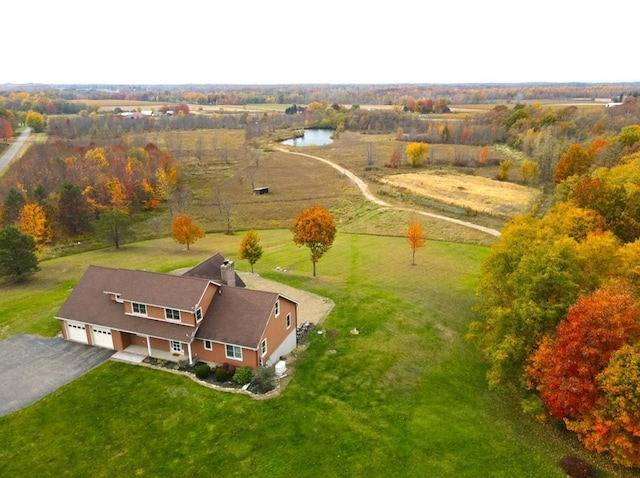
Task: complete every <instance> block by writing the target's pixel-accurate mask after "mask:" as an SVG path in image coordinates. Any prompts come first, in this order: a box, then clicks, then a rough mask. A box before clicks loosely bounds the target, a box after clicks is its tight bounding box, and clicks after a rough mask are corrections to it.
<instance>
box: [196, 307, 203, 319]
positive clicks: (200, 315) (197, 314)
mask: <svg viewBox="0 0 640 478" xmlns="http://www.w3.org/2000/svg"><path fill="white" fill-rule="evenodd" d="M201 320H202V308H198V310H196V321H197V322H200V321H201Z"/></svg>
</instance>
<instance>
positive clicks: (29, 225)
mask: <svg viewBox="0 0 640 478" xmlns="http://www.w3.org/2000/svg"><path fill="white" fill-rule="evenodd" d="M17 227H18V229H20V230H21V231H22V232H23V233H25V234H28V235H30V236H32V237H33V239H34V240H35V241H36V243H38V245H43V244H46V243H47V242H48V241H49V239H50V232H51V231H50V230H49V228H48V226H47V214H46V213H45V211H44V209H43V208H42V206H40V205H39V204H35V203H29V204H25V205H24V207H23V208H22V211H20V217H19V218H18V223H17Z"/></svg>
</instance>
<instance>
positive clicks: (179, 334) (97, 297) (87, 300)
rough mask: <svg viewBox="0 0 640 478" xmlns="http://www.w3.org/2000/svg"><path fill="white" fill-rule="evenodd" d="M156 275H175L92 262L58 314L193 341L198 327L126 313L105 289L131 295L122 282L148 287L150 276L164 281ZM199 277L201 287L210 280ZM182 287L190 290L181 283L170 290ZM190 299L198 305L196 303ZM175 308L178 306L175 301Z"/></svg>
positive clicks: (68, 317)
mask: <svg viewBox="0 0 640 478" xmlns="http://www.w3.org/2000/svg"><path fill="white" fill-rule="evenodd" d="M155 276H163V277H166V278H171V277H176V276H169V275H164V274H156V273H153V272H144V271H127V270H124V269H110V268H107V267H100V266H89V268H88V269H87V270H86V272H85V273H84V275H83V276H82V278H81V279H80V281H79V282H78V284H77V285H76V287H75V288H74V289H73V291H72V292H71V294H70V295H69V297H68V298H67V300H66V301H65V303H64V304H63V305H62V307H61V308H60V310H58V313H57V314H56V318H58V319H65V320H74V321H78V322H84V323H89V324H92V325H99V326H105V327H110V328H114V329H117V330H122V331H125V332H134V333H137V334H143V335H148V336H152V337H159V338H165V339H169V340H177V341H180V342H191V337H192V335H193V333H194V331H195V328H194V327H192V326H189V325H184V324H179V323H172V322H167V321H164V320H154V319H149V318H146V317H137V316H133V315H127V314H125V313H124V307H123V305H122V304H119V303H118V302H116V301H114V300H112V299H111V298H110V297H109V295H108V294H106V293H105V291H109V292H114V291H120V290H121V291H122V293H123V294H124V293H125V292H127V294H126V295H127V296H131V294H130V293H129V292H130V290H129V291H125V290H124V289H122V286H123V285H126V286H130V287H132V288H136V289H140V288H145V286H144V281H145V280H147V279H148V280H149V282H150V283H152V284H153V285H157V284H164V283H163V281H161V280H160V281H158V280H157V279H158V278H157V277H155ZM136 281H139V282H136ZM197 281H199V282H200V284H197V285H200V286H202V288H201V287H198V289H199V290H203V287H204V284H207V283H208V281H203V280H202V279H198V280H197ZM149 282H147V284H149ZM187 282H191V281H187ZM167 283H168V284H170V285H177V283H175V282H174V281H172V280H169V281H168V282H167ZM166 287H167V286H166V284H165V285H163V290H165V292H166ZM146 288H148V289H151V288H153V287H152V286H149V285H148V286H146ZM179 291H185V292H187V294H188V293H189V291H187V288H186V287H180V288H179V289H178V290H176V291H173V292H171V294H172V297H177V296H178V295H179ZM156 292H157V291H156ZM156 292H153V291H152V292H149V293H148V294H147V297H149V298H152V299H154V300H157V299H156V298H157V294H156ZM191 295H195V294H191ZM167 299H168V297H167ZM125 300H127V299H125ZM136 300H137V301H139V302H143V303H149V302H145V300H144V299H141V298H139V297H136ZM163 302H165V303H166V300H163ZM191 303H192V304H194V305H195V303H193V302H191ZM172 308H178V307H177V306H176V305H173V306H172Z"/></svg>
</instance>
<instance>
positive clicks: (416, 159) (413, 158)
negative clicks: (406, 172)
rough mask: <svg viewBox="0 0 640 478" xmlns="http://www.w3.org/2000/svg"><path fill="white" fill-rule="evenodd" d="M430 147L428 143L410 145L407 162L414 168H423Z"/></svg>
mask: <svg viewBox="0 0 640 478" xmlns="http://www.w3.org/2000/svg"><path fill="white" fill-rule="evenodd" d="M428 151H429V145H428V144H426V143H410V144H408V145H407V162H408V163H409V164H410V165H411V166H412V167H414V168H415V167H416V166H422V165H423V164H424V160H425V159H426V157H427V152H428Z"/></svg>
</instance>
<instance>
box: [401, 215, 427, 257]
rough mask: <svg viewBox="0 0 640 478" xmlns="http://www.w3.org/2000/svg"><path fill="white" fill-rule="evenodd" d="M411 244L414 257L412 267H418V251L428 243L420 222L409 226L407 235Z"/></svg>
mask: <svg viewBox="0 0 640 478" xmlns="http://www.w3.org/2000/svg"><path fill="white" fill-rule="evenodd" d="M405 236H406V238H407V240H408V241H409V244H410V245H411V250H412V255H411V265H412V266H415V265H416V249H420V248H421V247H423V246H424V245H425V243H426V241H427V238H426V237H425V235H424V231H423V230H422V226H421V225H420V223H418V222H415V221H414V222H412V223H410V224H409V229H407V232H406V234H405Z"/></svg>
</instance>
